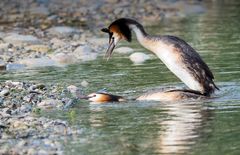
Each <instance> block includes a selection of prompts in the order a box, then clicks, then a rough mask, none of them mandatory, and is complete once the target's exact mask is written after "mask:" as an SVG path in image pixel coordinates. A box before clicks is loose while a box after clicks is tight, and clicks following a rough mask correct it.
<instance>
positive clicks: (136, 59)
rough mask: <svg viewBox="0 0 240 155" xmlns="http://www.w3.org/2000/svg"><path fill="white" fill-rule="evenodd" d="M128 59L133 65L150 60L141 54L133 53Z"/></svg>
mask: <svg viewBox="0 0 240 155" xmlns="http://www.w3.org/2000/svg"><path fill="white" fill-rule="evenodd" d="M129 58H130V60H131V61H132V62H133V63H134V64H142V63H144V62H145V61H146V60H148V59H150V57H149V56H148V55H146V54H144V53H141V52H136V53H133V54H131V55H130V56H129Z"/></svg>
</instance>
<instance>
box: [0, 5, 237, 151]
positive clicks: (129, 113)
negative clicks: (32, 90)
mask: <svg viewBox="0 0 240 155" xmlns="http://www.w3.org/2000/svg"><path fill="white" fill-rule="evenodd" d="M239 6H240V3H239V2H238V1H236V2H235V1H228V2H225V3H224V2H219V3H217V2H216V4H206V7H207V11H206V12H205V13H202V14H199V15H194V16H189V17H187V18H186V19H183V20H174V21H172V20H171V21H168V20H167V21H163V22H161V23H159V24H156V25H155V26H149V27H147V31H148V32H150V33H153V34H171V35H177V36H179V37H181V38H184V39H185V40H186V41H187V42H189V43H190V44H191V45H192V46H193V47H194V48H195V49H196V50H197V51H198V52H199V53H200V55H201V56H202V58H203V59H204V60H205V62H206V63H207V64H208V65H209V67H210V68H211V70H212V71H213V73H214V75H215V81H216V84H217V85H218V87H219V88H220V89H221V90H220V91H218V92H216V95H215V96H216V98H213V99H209V100H201V101H188V102H179V103H160V102H137V101H133V100H129V101H127V102H124V103H123V104H116V103H108V104H105V105H92V104H89V103H88V102H85V101H80V102H79V103H78V104H76V105H75V106H74V107H73V108H71V109H70V110H69V111H66V112H63V111H58V112H57V113H54V114H53V113H51V112H50V113H46V114H45V115H47V116H49V117H51V118H61V119H64V120H67V121H68V122H69V123H70V124H71V125H72V126H75V127H77V128H79V129H80V130H81V133H80V134H79V135H78V136H77V137H69V138H67V139H66V140H63V141H62V143H63V144H64V146H65V150H66V154H165V153H166V154H240V147H239V146H240V132H239V131H240V121H239V120H238V119H239V118H240V94H239V92H240V63H239V62H240V28H239V25H240V18H239V15H240V10H239ZM123 45H124V46H131V47H132V48H134V49H136V50H138V51H141V52H146V53H148V51H146V50H145V49H143V48H141V47H140V46H139V44H138V43H137V42H136V41H135V42H133V44H128V43H124V44H123ZM9 79H10V80H31V81H40V82H47V83H58V84H63V85H70V84H74V85H77V86H80V83H81V82H82V81H83V80H87V81H88V82H89V86H88V87H87V88H84V91H85V92H86V93H89V92H93V91H96V90H98V89H102V88H107V89H108V91H110V92H112V93H114V94H118V95H123V96H126V97H128V98H134V97H136V96H138V95H139V94H142V93H144V92H146V91H148V90H154V89H157V88H164V87H170V86H177V87H184V85H183V84H182V83H181V82H180V81H179V80H178V79H177V78H176V77H175V76H174V75H173V74H172V73H171V72H169V71H168V69H167V68H166V67H165V66H164V65H163V64H162V63H161V62H160V61H159V60H158V59H157V58H154V59H152V60H149V61H147V62H146V63H144V64H143V65H133V64H132V63H131V62H130V60H129V59H128V56H126V55H118V54H116V53H115V54H114V55H113V58H112V59H111V60H110V61H108V62H106V61H105V60H103V59H102V57H99V58H98V59H97V60H96V61H91V62H86V63H81V64H76V65H70V66H68V67H64V68H58V67H48V68H39V69H32V70H30V69H29V70H23V71H17V72H15V71H12V72H2V73H1V77H0V80H1V81H4V80H9Z"/></svg>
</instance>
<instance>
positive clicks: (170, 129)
mask: <svg viewBox="0 0 240 155" xmlns="http://www.w3.org/2000/svg"><path fill="white" fill-rule="evenodd" d="M163 108H164V109H165V110H166V113H167V115H168V117H169V119H167V120H164V121H162V122H160V125H161V126H162V127H163V128H164V130H163V131H161V132H160V133H159V135H160V136H159V137H158V140H157V141H158V142H157V143H156V146H155V147H156V149H157V152H160V153H164V154H173V153H185V152H186V151H187V150H189V149H190V148H191V146H192V145H193V144H195V143H196V141H195V140H196V138H197V137H199V136H200V135H199V130H200V128H201V126H202V123H203V119H205V116H206V115H203V114H206V113H204V112H203V109H202V107H201V104H199V103H193V104H189V103H174V104H167V105H163Z"/></svg>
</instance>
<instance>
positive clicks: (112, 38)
mask: <svg viewBox="0 0 240 155" xmlns="http://www.w3.org/2000/svg"><path fill="white" fill-rule="evenodd" d="M132 21H134V20H132V19H128V18H120V19H117V20H115V21H114V22H113V23H112V24H110V26H109V27H108V28H103V29H102V31H103V32H105V33H108V34H109V47H108V49H107V52H106V57H107V58H108V59H109V58H110V57H111V55H112V52H113V50H114V48H115V46H116V45H117V43H118V42H119V41H120V40H127V41H128V42H130V41H131V40H132V34H131V29H130V28H129V25H128V24H129V23H131V22H132Z"/></svg>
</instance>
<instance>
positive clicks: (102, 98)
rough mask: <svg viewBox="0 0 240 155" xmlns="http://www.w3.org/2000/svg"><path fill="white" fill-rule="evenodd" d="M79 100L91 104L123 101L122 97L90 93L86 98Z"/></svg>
mask: <svg viewBox="0 0 240 155" xmlns="http://www.w3.org/2000/svg"><path fill="white" fill-rule="evenodd" d="M81 99H87V100H89V101H92V102H97V103H104V102H121V101H125V100H124V98H123V97H122V96H117V95H112V94H108V93H100V92H96V93H91V94H89V95H88V96H85V97H82V98H81Z"/></svg>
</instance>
